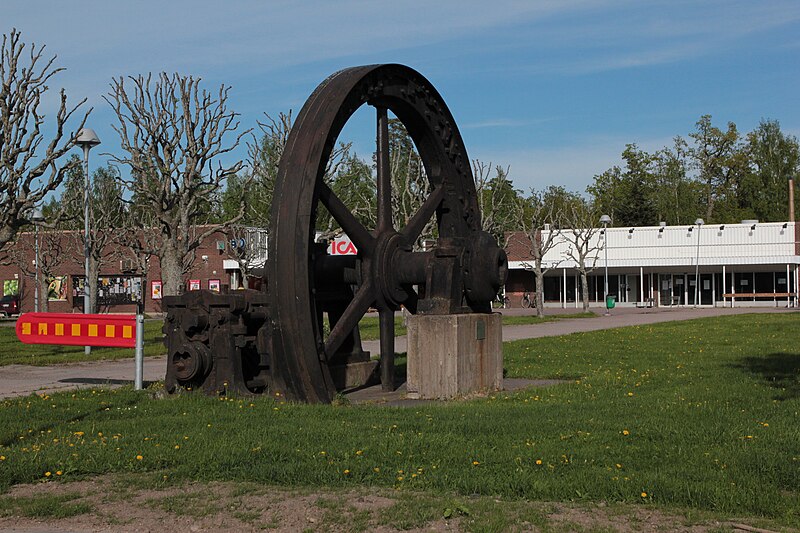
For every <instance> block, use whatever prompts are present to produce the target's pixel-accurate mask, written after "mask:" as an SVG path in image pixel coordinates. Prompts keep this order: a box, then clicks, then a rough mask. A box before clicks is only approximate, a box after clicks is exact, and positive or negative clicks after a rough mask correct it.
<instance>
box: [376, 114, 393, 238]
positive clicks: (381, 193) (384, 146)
mask: <svg viewBox="0 0 800 533" xmlns="http://www.w3.org/2000/svg"><path fill="white" fill-rule="evenodd" d="M391 229H392V174H391V170H390V168H389V116H388V113H387V111H386V108H385V107H379V108H378V233H383V232H385V231H390V230H391Z"/></svg>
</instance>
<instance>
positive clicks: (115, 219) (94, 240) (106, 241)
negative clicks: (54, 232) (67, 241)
mask: <svg viewBox="0 0 800 533" xmlns="http://www.w3.org/2000/svg"><path fill="white" fill-rule="evenodd" d="M73 158H77V156H73ZM84 187H85V182H84V176H83V166H81V165H77V166H73V167H72V168H71V169H70V170H69V171H68V172H67V178H66V180H65V182H64V187H63V190H62V192H61V196H60V197H58V198H57V199H56V198H53V199H51V201H50V203H48V204H47V205H45V207H44V209H43V210H42V211H43V214H44V215H45V219H46V220H53V221H57V227H58V228H59V229H64V230H71V231H72V234H73V235H74V243H75V245H74V246H71V247H68V249H69V251H68V252H67V253H69V254H71V255H72V256H73V257H74V259H75V260H76V261H78V262H80V263H82V262H83V259H84V247H85V246H86V241H85V234H84V231H83V229H84V216H85V215H84V197H83V194H84ZM127 223H128V211H127V207H126V205H125V202H124V200H123V187H122V180H121V178H120V175H119V169H117V168H116V167H114V166H112V165H110V164H109V165H107V166H106V167H100V168H98V169H96V170H95V171H94V173H93V174H92V182H91V189H90V194H89V228H90V235H89V237H90V238H89V243H88V246H89V248H88V251H89V280H88V291H89V309H88V310H87V311H86V312H87V313H94V312H96V311H97V279H98V277H99V276H100V270H101V269H102V267H103V266H105V265H107V264H110V263H112V262H113V261H116V260H118V259H119V258H120V256H119V254H117V253H112V250H114V249H115V248H114V247H111V246H109V245H110V244H111V243H112V242H116V240H117V237H118V235H119V234H118V232H119V231H120V229H121V228H124V227H126V225H127Z"/></svg>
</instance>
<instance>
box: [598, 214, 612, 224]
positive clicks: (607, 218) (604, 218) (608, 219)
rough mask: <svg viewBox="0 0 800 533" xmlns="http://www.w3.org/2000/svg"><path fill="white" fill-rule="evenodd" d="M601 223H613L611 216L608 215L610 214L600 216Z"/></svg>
mask: <svg viewBox="0 0 800 533" xmlns="http://www.w3.org/2000/svg"><path fill="white" fill-rule="evenodd" d="M600 223H601V224H606V225H608V224H611V217H610V216H608V215H603V216H601V217H600Z"/></svg>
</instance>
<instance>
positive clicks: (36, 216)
mask: <svg viewBox="0 0 800 533" xmlns="http://www.w3.org/2000/svg"><path fill="white" fill-rule="evenodd" d="M31 222H34V223H37V224H38V223H40V222H44V213H42V210H41V209H34V210H33V213H31Z"/></svg>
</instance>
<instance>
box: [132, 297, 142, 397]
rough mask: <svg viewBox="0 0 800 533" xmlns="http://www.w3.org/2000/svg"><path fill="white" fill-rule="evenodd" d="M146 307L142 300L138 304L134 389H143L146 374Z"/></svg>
mask: <svg viewBox="0 0 800 533" xmlns="http://www.w3.org/2000/svg"><path fill="white" fill-rule="evenodd" d="M142 307H144V306H143V305H142V302H139V304H138V305H137V308H136V310H137V313H136V357H135V360H136V372H135V379H134V385H133V388H134V390H142V388H143V377H142V376H143V374H144V309H142Z"/></svg>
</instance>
